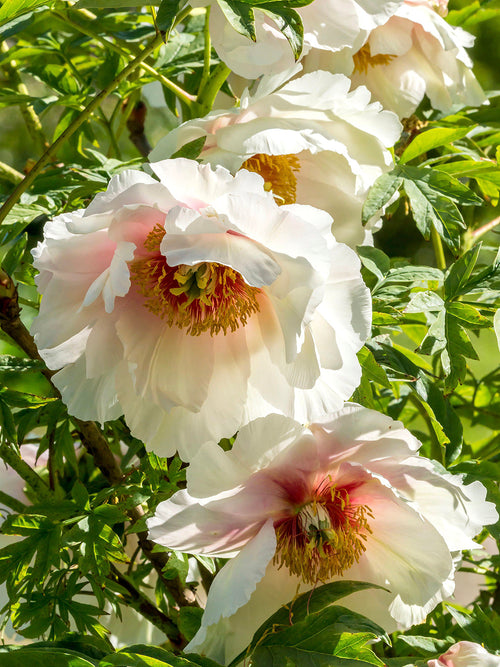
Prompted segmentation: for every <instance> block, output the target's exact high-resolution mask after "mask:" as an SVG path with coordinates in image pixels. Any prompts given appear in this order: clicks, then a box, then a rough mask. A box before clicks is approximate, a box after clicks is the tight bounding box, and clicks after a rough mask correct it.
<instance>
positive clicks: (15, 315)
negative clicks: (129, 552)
mask: <svg viewBox="0 0 500 667" xmlns="http://www.w3.org/2000/svg"><path fill="white" fill-rule="evenodd" d="M19 314H20V308H19V303H18V296H17V288H16V286H15V284H14V282H13V280H12V278H11V277H10V276H9V275H8V274H7V273H6V272H5V271H3V270H2V269H0V328H1V329H2V330H3V331H4V332H5V333H6V334H8V335H9V336H10V337H11V338H12V339H13V340H14V342H15V343H17V345H19V347H20V348H21V349H22V350H23V351H24V352H25V353H26V354H27V355H28V356H29V357H30V358H31V359H37V360H40V361H42V362H43V359H42V358H41V356H40V354H39V352H38V349H37V347H36V344H35V341H34V339H33V336H32V335H31V334H30V333H29V331H28V330H27V329H26V327H25V326H24V324H23V323H22V322H21V319H20V317H19ZM42 373H43V375H44V376H45V377H46V378H47V380H48V381H49V382H50V384H51V385H52V388H53V392H54V394H55V395H56V396H57V397H58V398H61V394H60V392H59V390H58V389H57V387H56V386H55V385H54V384H53V382H52V376H53V375H54V371H51V370H49V369H48V368H46V367H45V366H44V368H43V370H42ZM72 419H73V421H74V423H75V425H76V427H77V430H78V433H79V435H80V439H81V442H82V444H83V445H84V447H85V448H86V449H87V451H88V452H89V454H90V455H91V456H92V457H93V459H94V461H95V463H96V465H97V467H98V468H99V470H100V471H101V472H102V474H103V475H104V477H105V478H106V479H107V480H108V482H109V483H110V484H112V485H114V484H120V483H121V482H122V481H123V473H122V470H121V468H120V466H119V465H118V463H117V461H116V459H115V457H114V455H113V452H112V451H111V449H110V447H109V444H108V442H107V440H106V438H105V437H104V436H103V434H102V433H101V431H100V430H99V428H98V427H97V425H96V424H95V423H94V422H89V421H82V420H81V419H77V418H75V417H73V418H72ZM5 460H7V459H5ZM7 463H10V462H9V461H7ZM28 467H29V466H28ZM30 470H31V468H30ZM35 474H36V473H35ZM46 488H47V492H49V493H50V491H49V489H48V487H46ZM35 490H36V489H35ZM128 514H129V518H130V521H131V522H132V523H135V522H136V521H138V520H139V519H141V518H142V517H143V516H144V511H143V509H142V507H140V506H138V507H135V508H133V509H131V510H130V511H129V513H128ZM138 540H139V544H140V546H141V549H142V551H143V553H144V555H145V556H146V558H147V559H148V560H149V561H150V563H151V564H152V565H153V567H154V569H155V570H156V572H157V573H158V576H159V577H160V578H161V580H162V581H163V583H164V585H165V587H166V588H167V589H168V590H169V591H170V593H171V595H172V597H173V598H174V600H175V602H176V604H177V605H178V606H179V607H182V606H187V605H190V606H193V605H196V604H197V603H196V599H195V596H194V593H193V592H192V591H191V590H190V589H184V587H183V585H182V583H181V581H180V580H179V579H178V578H176V579H166V578H165V575H164V573H163V568H164V567H165V565H166V563H167V560H168V555H167V554H166V553H164V552H155V553H153V547H154V544H153V543H152V542H151V541H150V540H148V535H147V532H146V531H142V532H140V533H138Z"/></svg>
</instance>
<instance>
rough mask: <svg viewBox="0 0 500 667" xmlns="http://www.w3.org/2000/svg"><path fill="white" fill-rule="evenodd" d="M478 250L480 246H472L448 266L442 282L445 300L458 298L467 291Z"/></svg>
mask: <svg viewBox="0 0 500 667" xmlns="http://www.w3.org/2000/svg"><path fill="white" fill-rule="evenodd" d="M480 250H481V245H480V244H478V245H476V246H474V247H473V248H471V249H470V250H468V251H467V252H466V253H465V254H464V255H462V257H460V259H458V260H457V261H456V262H454V263H453V264H452V265H451V266H450V268H449V269H448V273H447V275H446V278H445V281H444V293H445V296H446V298H447V299H451V298H453V297H456V296H459V295H460V294H462V293H463V292H464V291H465V290H467V283H468V281H469V279H470V277H471V275H472V272H473V271H474V267H475V266H476V263H477V260H478V257H479V252H480Z"/></svg>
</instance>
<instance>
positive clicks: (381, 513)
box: [148, 404, 498, 664]
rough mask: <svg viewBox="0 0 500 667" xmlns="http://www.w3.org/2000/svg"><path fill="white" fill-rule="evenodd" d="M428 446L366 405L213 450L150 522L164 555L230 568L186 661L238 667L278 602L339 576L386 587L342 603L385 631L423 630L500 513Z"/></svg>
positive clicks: (261, 429) (273, 421)
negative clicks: (464, 553) (466, 552)
mask: <svg viewBox="0 0 500 667" xmlns="http://www.w3.org/2000/svg"><path fill="white" fill-rule="evenodd" d="M419 447H420V443H419V442H418V440H416V439H415V438H414V437H413V436H412V435H411V434H410V433H409V431H407V430H406V429H404V428H403V425H402V424H401V423H400V422H395V421H393V420H392V419H391V418H390V417H387V416H385V415H383V414H380V413H378V412H375V411H373V410H368V409H366V408H363V407H361V406H359V405H355V404H346V405H345V406H344V407H343V408H342V409H341V410H340V411H338V412H337V413H336V414H331V415H330V416H327V417H325V418H324V419H323V420H321V421H320V422H316V423H314V424H311V425H310V426H309V427H304V426H302V425H301V424H299V423H297V422H296V421H293V420H291V419H289V418H286V417H283V416H280V415H268V416H267V417H264V418H262V419H258V420H256V421H254V422H252V423H250V424H248V425H247V426H245V427H244V428H242V429H241V430H240V431H239V433H238V436H237V437H236V440H235V442H234V445H233V449H232V450H231V451H229V452H223V451H222V450H221V449H220V448H219V447H217V445H216V444H215V443H207V444H205V445H204V446H203V447H202V448H201V449H200V451H199V452H198V454H197V456H195V457H194V459H193V461H192V463H191V465H190V467H189V469H188V471H187V490H182V491H179V492H177V493H176V494H175V495H174V496H172V498H170V499H169V500H167V501H164V502H162V503H160V504H159V505H158V507H157V510H156V513H155V516H154V517H153V518H151V519H149V521H148V528H149V535H150V538H151V539H152V540H154V541H155V542H158V543H159V544H162V545H164V546H166V547H169V548H173V549H176V550H180V551H183V552H187V553H197V554H206V555H210V556H217V557H219V556H220V557H224V558H230V559H231V560H230V561H229V562H228V563H226V564H225V565H224V567H223V568H222V569H221V571H220V572H219V573H218V574H217V576H216V578H215V579H214V581H213V584H212V586H211V588H210V591H209V594H208V599H207V604H206V609H205V612H204V616H203V620H202V625H201V628H200V630H199V632H198V633H197V635H196V636H195V637H194V639H193V640H192V642H191V643H190V644H189V646H188V647H187V650H188V651H189V650H191V651H197V652H200V653H202V654H206V655H207V656H209V657H210V658H213V659H214V660H216V661H219V662H222V663H223V664H227V663H228V662H230V661H231V660H232V659H233V658H234V657H235V656H236V655H238V654H239V652H240V651H242V650H243V649H244V648H245V646H247V645H248V643H249V642H250V640H251V638H252V636H253V634H254V632H255V630H256V629H257V628H258V627H259V626H260V625H261V623H262V622H263V621H264V620H266V619H267V618H268V617H269V616H271V615H272V614H273V613H274V612H275V611H277V609H278V608H279V607H280V605H283V604H285V603H287V602H289V601H290V600H292V599H293V598H294V597H295V596H296V595H298V594H300V593H303V592H306V591H307V590H309V589H311V588H314V587H315V586H317V585H319V584H321V583H326V582H329V581H332V580H335V579H338V578H345V579H350V580H357V581H365V582H370V583H373V584H377V585H380V586H383V587H384V588H385V589H387V591H385V590H380V589H370V590H367V591H364V592H358V593H355V594H352V595H351V596H349V597H347V598H345V601H344V600H343V601H342V604H343V605H344V606H347V607H350V608H352V609H353V610H355V611H358V612H360V613H362V614H364V615H365V616H368V617H370V618H372V619H373V620H375V621H376V622H377V623H379V624H380V625H382V626H383V627H385V628H386V630H388V631H392V630H394V629H396V628H397V627H399V628H406V627H409V626H410V625H412V624H415V623H419V622H421V621H422V620H423V619H424V618H425V616H426V614H427V613H428V612H429V611H430V610H431V609H433V608H434V607H435V606H436V604H437V603H438V602H440V601H441V600H443V598H445V597H448V596H450V595H451V594H452V593H453V575H454V571H455V561H456V558H457V556H458V554H459V552H460V550H461V549H466V548H471V547H473V546H475V543H474V542H473V540H472V538H473V537H474V536H475V535H476V534H477V533H478V532H479V531H480V530H481V528H482V526H483V524H488V523H493V522H495V521H496V520H497V518H498V514H497V512H496V510H495V507H494V505H493V504H492V503H490V502H486V501H485V495H486V489H485V488H484V486H483V485H482V484H481V483H480V482H474V483H472V484H469V485H467V486H464V484H463V482H462V477H461V476H459V475H451V474H448V473H447V472H445V471H444V470H443V469H441V468H440V467H439V466H438V465H437V464H435V463H434V462H432V461H430V460H428V459H425V458H423V457H420V456H418V455H417V450H418V448H419ZM423 545H425V548H423Z"/></svg>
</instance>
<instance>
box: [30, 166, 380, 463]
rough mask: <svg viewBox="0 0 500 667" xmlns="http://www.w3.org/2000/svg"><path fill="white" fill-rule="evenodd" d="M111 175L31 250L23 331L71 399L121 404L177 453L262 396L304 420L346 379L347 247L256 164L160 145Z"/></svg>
mask: <svg viewBox="0 0 500 667" xmlns="http://www.w3.org/2000/svg"><path fill="white" fill-rule="evenodd" d="M151 169H152V170H153V171H154V173H155V174H156V176H157V177H158V179H159V181H158V180H155V179H154V178H153V177H151V176H149V175H147V174H144V173H142V172H140V171H131V170H129V171H124V172H122V173H121V174H120V175H119V176H116V177H114V178H113V179H112V180H111V182H110V184H109V186H108V189H107V190H106V192H104V193H102V194H99V195H97V196H96V197H95V199H94V200H93V202H92V203H91V204H90V205H89V206H88V208H87V209H86V210H80V211H76V212H73V213H67V214H63V215H60V216H58V217H57V218H55V219H54V220H52V221H51V222H49V223H48V224H47V225H46V227H45V232H44V240H43V241H42V242H41V243H40V244H39V245H38V247H37V248H36V249H35V250H34V251H33V255H34V258H35V262H34V264H35V266H36V268H37V269H38V271H39V276H38V279H37V282H38V287H39V290H40V292H41V293H42V294H43V298H42V302H41V308H40V314H39V315H38V317H37V318H36V319H35V321H34V323H33V327H32V332H33V333H34V335H35V341H36V343H37V345H38V347H39V350H40V354H41V355H42V357H43V358H44V359H45V361H46V363H47V364H48V366H49V368H52V369H54V370H58V372H57V373H56V374H55V375H54V377H53V381H54V383H55V384H56V386H57V387H58V388H59V390H60V391H61V393H62V396H63V399H64V401H65V402H66V404H67V405H68V409H69V412H70V414H73V415H76V416H78V417H80V418H81V419H95V420H98V421H100V422H104V421H106V420H109V419H115V418H117V417H119V416H120V415H121V414H124V415H125V419H126V420H127V423H128V425H129V427H130V429H131V431H132V433H133V434H134V435H135V436H137V437H138V438H141V439H142V440H144V441H145V442H146V443H147V444H148V446H150V447H151V448H153V449H155V450H156V451H158V453H159V454H161V455H163V456H169V455H172V454H173V453H174V452H175V451H176V450H178V451H179V454H180V456H181V457H182V458H183V459H184V460H189V459H190V458H191V457H192V455H193V454H194V452H195V451H196V449H197V448H198V447H199V445H201V444H202V443H203V442H205V441H208V440H215V441H218V440H219V439H220V438H222V437H231V436H232V435H233V434H234V433H235V432H236V431H237V430H238V429H239V428H240V427H241V426H242V425H243V424H245V423H247V422H248V421H249V420H251V419H253V418H256V417H260V416H263V415H265V414H268V413H269V412H272V411H277V412H279V413H281V414H285V415H289V416H294V417H295V418H296V419H299V420H300V421H303V422H307V421H310V420H311V419H315V418H317V417H318V416H319V415H321V414H323V413H324V412H325V411H327V410H331V409H336V408H338V407H339V406H340V405H341V404H342V402H343V401H344V400H345V399H346V398H347V397H349V396H350V395H351V393H352V392H353V391H354V389H355V387H356V386H357V384H358V383H359V379H360V366H359V362H358V360H357V357H356V352H357V351H358V350H359V349H360V347H361V346H362V345H363V342H364V340H366V338H367V337H368V335H369V331H370V320H371V299H370V294H369V291H368V289H367V288H366V287H365V285H364V283H363V281H362V278H361V274H360V263H359V260H358V259H357V257H356V255H355V253H354V252H353V251H351V250H350V249H349V248H347V247H346V246H344V245H342V244H339V243H336V242H335V241H334V239H333V238H332V236H331V233H330V226H331V222H332V220H331V218H330V216H329V215H328V214H327V213H325V212H324V211H320V210H318V209H315V208H313V207H311V206H299V205H291V206H281V207H279V206H278V205H277V204H276V202H275V201H274V198H273V196H272V194H271V193H269V192H266V191H265V189H264V182H263V180H262V178H261V177H260V176H258V175H257V174H253V173H250V172H248V171H240V172H238V174H237V175H236V176H232V175H231V174H230V173H229V172H228V171H227V170H226V169H224V168H222V167H217V168H216V169H215V170H214V169H212V168H211V167H210V166H209V165H200V164H198V163H197V162H196V161H194V160H186V159H176V160H165V161H164V162H158V163H155V164H152V165H151Z"/></svg>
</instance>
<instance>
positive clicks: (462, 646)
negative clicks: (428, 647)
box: [427, 641, 500, 667]
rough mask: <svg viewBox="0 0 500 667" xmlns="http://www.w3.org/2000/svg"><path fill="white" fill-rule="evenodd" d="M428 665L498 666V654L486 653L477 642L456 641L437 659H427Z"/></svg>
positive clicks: (430, 666) (453, 666)
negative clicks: (456, 642)
mask: <svg viewBox="0 0 500 667" xmlns="http://www.w3.org/2000/svg"><path fill="white" fill-rule="evenodd" d="M427 666H428V667H500V656H498V655H492V654H491V653H488V651H487V650H486V649H484V648H483V647H482V646H480V645H479V644H474V643H473V642H466V641H463V642H458V644H453V646H452V647H451V648H449V649H448V650H447V651H446V653H443V655H442V656H441V657H440V658H438V659H437V660H429V662H428V663H427Z"/></svg>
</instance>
